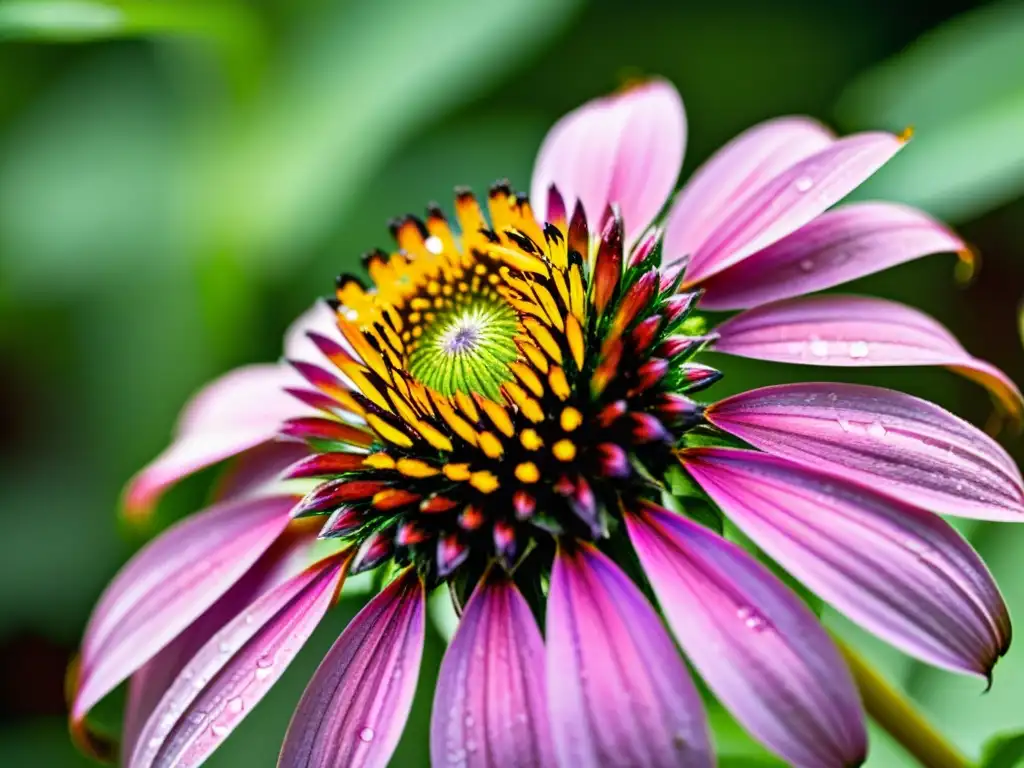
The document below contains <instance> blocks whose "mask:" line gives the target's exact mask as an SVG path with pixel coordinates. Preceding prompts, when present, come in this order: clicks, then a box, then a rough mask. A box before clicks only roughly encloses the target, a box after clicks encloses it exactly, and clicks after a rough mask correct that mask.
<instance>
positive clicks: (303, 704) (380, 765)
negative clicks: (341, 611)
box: [278, 570, 425, 768]
mask: <svg viewBox="0 0 1024 768" xmlns="http://www.w3.org/2000/svg"><path fill="white" fill-rule="evenodd" d="M424 602H425V593H424V589H423V583H422V582H421V581H420V579H419V577H418V576H416V574H415V573H414V572H412V571H411V570H409V571H406V572H405V574H403V575H402V576H400V577H399V578H398V579H396V580H395V581H393V582H392V583H391V584H390V585H389V586H388V587H387V589H385V590H384V591H383V592H381V593H380V594H379V595H377V596H376V597H375V598H374V599H373V600H371V601H370V602H369V603H368V604H367V606H366V607H365V608H363V610H362V611H360V612H359V615H358V616H356V617H355V618H354V619H353V620H352V623H351V624H349V625H348V628H347V629H346V630H345V631H344V632H343V633H342V635H341V637H340V638H338V641H337V642H336V643H335V644H334V647H332V648H331V650H330V651H328V653H327V656H326V657H325V658H324V660H323V662H322V663H321V664H320V667H319V668H318V669H317V671H316V673H315V674H314V675H313V679H312V680H311V681H310V683H309V685H308V686H307V687H306V692H305V693H304V694H303V695H302V700H301V701H300V702H299V706H298V708H297V709H296V710H295V714H294V715H293V716H292V721H291V724H290V725H289V726H288V733H287V735H286V736H285V740H284V746H283V747H282V748H281V756H280V758H279V759H278V765H279V766H282V767H284V766H287V768H298V767H299V766H305V767H306V768H325V767H326V766H337V767H338V768H341V766H359V767H360V768H384V766H386V765H387V764H388V760H390V759H391V754H392V752H394V750H395V746H396V745H397V744H398V739H399V737H400V736H401V735H402V730H403V729H404V728H405V721H406V718H408V716H409V710H410V709H411V707H412V698H413V693H415V691H416V678H417V676H418V674H419V668H420V658H421V656H422V654H423V633H424V615H425V613H424Z"/></svg>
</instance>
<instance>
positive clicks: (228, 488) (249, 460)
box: [214, 440, 311, 501]
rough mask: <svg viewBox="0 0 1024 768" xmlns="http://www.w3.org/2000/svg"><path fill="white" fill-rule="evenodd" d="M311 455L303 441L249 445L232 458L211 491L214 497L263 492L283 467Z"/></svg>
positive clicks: (230, 496)
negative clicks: (248, 447)
mask: <svg viewBox="0 0 1024 768" xmlns="http://www.w3.org/2000/svg"><path fill="white" fill-rule="evenodd" d="M310 455H311V453H310V448H309V446H308V445H306V444H305V443H298V442H284V441H276V440H274V441H271V442H267V443H261V444H260V445H257V446H256V447H255V448H250V449H249V450H248V451H245V452H244V453H242V454H241V455H239V456H238V457H236V458H235V459H233V460H232V461H231V463H230V465H229V467H228V469H227V470H226V471H225V472H224V474H223V476H222V477H221V478H219V481H218V483H217V487H216V489H215V491H214V498H215V499H217V500H218V501H222V500H226V499H234V498H237V497H239V496H245V495H252V494H263V493H265V492H268V491H269V490H270V485H271V484H272V483H276V482H278V481H279V480H280V479H281V476H282V474H283V473H284V471H285V470H286V469H288V468H289V467H291V466H292V465H294V464H295V463H296V462H297V461H299V460H300V459H304V458H308V457H309V456H310Z"/></svg>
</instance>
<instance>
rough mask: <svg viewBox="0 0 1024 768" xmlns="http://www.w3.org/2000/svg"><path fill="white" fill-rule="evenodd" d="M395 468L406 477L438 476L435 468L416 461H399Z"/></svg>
mask: <svg viewBox="0 0 1024 768" xmlns="http://www.w3.org/2000/svg"><path fill="white" fill-rule="evenodd" d="M397 467H398V471H399V472H401V473H402V474H403V475H405V476H406V477H417V478H420V477H433V476H434V475H437V474H440V473H439V471H438V470H437V469H436V468H434V467H432V466H430V465H429V464H427V463H426V462H425V461H419V460H418V459H399V460H398V465H397Z"/></svg>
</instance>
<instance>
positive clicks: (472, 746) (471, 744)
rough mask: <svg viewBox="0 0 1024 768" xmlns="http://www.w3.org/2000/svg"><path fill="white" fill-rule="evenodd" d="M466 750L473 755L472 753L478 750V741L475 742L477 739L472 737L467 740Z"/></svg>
mask: <svg viewBox="0 0 1024 768" xmlns="http://www.w3.org/2000/svg"><path fill="white" fill-rule="evenodd" d="M466 751H467V752H468V753H469V754H471V755H472V754H473V753H474V752H476V742H475V741H473V740H472V739H470V740H469V741H467V742H466Z"/></svg>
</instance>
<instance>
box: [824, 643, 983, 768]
mask: <svg viewBox="0 0 1024 768" xmlns="http://www.w3.org/2000/svg"><path fill="white" fill-rule="evenodd" d="M835 641H836V644H837V645H838V646H839V650H840V652H842V654H843V658H845V659H846V663H847V665H848V666H849V668H850V672H851V673H852V674H853V680H854V682H855V683H856V684H857V688H858V690H860V696H861V699H862V700H863V702H864V709H865V710H867V713H868V715H870V716H871V719H872V720H874V721H875V722H876V723H877V724H878V725H880V726H881V727H882V728H883V729H885V731H886V733H888V734H889V735H890V736H892V737H893V738H894V739H896V741H898V742H899V743H900V744H901V745H902V746H903V748H904V749H905V750H907V752H909V753H910V754H911V755H913V756H914V757H915V758H916V759H917V761H918V762H919V763H920V764H921V765H923V766H925V768H970V765H971V763H970V761H968V760H967V758H966V757H964V756H963V755H962V754H960V752H959V751H958V750H957V749H956V747H954V746H953V745H952V744H950V743H949V742H948V741H947V740H946V738H945V737H944V736H943V735H942V734H941V733H939V732H938V731H937V730H935V728H934V727H933V726H932V725H931V723H929V722H928V721H927V720H925V719H924V717H923V716H922V715H921V713H920V712H919V711H918V710H917V709H916V708H915V706H914V704H913V702H911V701H910V699H908V698H907V697H906V696H905V695H903V693H901V692H900V691H898V690H897V689H896V688H895V687H894V686H893V685H892V684H891V683H889V682H888V681H887V680H886V679H885V678H883V677H882V676H881V675H880V674H879V673H878V672H877V671H876V670H875V669H874V667H872V666H871V665H870V664H869V663H868V662H867V661H866V660H865V659H864V658H863V657H862V656H861V655H860V654H858V653H857V652H856V651H855V650H853V648H851V647H850V646H848V645H846V643H844V642H843V641H842V640H840V639H839V638H835Z"/></svg>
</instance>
